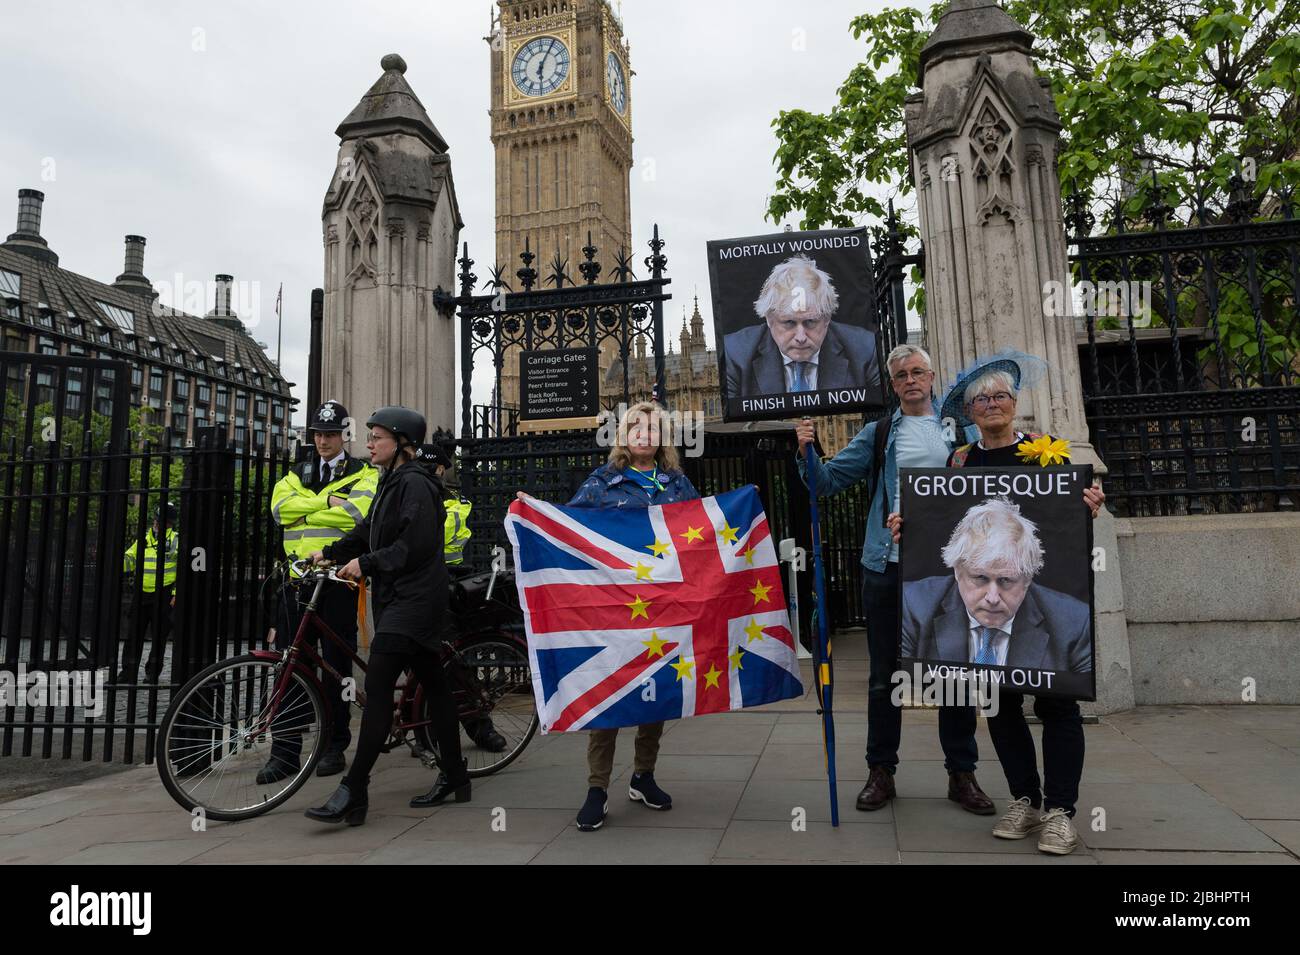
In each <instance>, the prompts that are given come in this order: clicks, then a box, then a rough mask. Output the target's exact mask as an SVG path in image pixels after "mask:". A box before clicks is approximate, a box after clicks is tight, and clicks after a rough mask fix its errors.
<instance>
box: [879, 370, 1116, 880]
mask: <svg viewBox="0 0 1300 955" xmlns="http://www.w3.org/2000/svg"><path fill="white" fill-rule="evenodd" d="M1046 373H1047V363H1046V362H1044V361H1043V360H1042V359H1040V358H1035V357H1034V356H1032V355H1026V354H1023V353H1021V352H1013V351H1004V352H1000V353H998V354H997V355H994V356H992V357H990V358H985V359H981V360H980V361H978V362H976V363H975V364H974V365H972V366H971V367H969V368H967V369H965V370H964V371H962V372H961V373H960V374H958V376H957V380H956V381H955V382H954V384H953V386H952V387H951V388H949V389H948V392H947V395H946V397H945V398H944V401H943V404H942V406H941V410H940V412H939V414H940V418H941V419H943V420H945V421H947V420H952V421H953V422H955V424H956V427H957V430H958V433H961V432H962V431H963V430H964V429H965V428H967V427H968V426H970V425H972V424H973V425H975V426H976V427H978V428H979V433H980V436H979V440H978V441H974V442H972V443H970V444H965V445H962V446H960V447H958V448H956V449H955V450H954V451H953V452H952V454H951V455H949V457H948V467H957V468H959V467H1016V466H1024V465H1027V464H1034V463H1037V464H1040V465H1042V466H1043V467H1049V466H1053V465H1068V464H1069V463H1070V445H1069V442H1068V441H1063V440H1060V439H1057V438H1054V437H1052V436H1051V435H1047V434H1031V433H1030V434H1027V433H1026V432H1023V431H1018V430H1016V427H1015V419H1016V399H1017V397H1018V396H1019V394H1020V392H1021V390H1022V389H1024V388H1027V387H1032V386H1033V385H1035V384H1037V383H1039V382H1040V381H1042V380H1043V379H1044V378H1045V377H1046ZM1105 500H1106V496H1105V495H1104V494H1103V493H1102V491H1101V488H1100V487H1099V486H1096V485H1095V484H1094V486H1092V487H1087V488H1084V491H1083V501H1084V504H1085V505H1086V506H1087V507H1088V510H1089V511H1090V512H1091V513H1092V516H1093V517H1096V516H1097V514H1098V513H1099V512H1100V511H1101V506H1102V504H1103V503H1104V502H1105ZM902 523H903V522H902V518H901V517H900V516H899V515H898V514H897V513H894V514H890V515H889V527H890V530H891V531H892V532H893V536H894V540H895V541H897V540H898V539H899V537H900V536H901V533H902ZM986 629H987V628H986ZM1003 652H1005V651H1003ZM1024 699H1025V698H1024V695H1023V694H1020V693H1014V692H1011V691H1009V690H1007V689H1001V690H1000V692H999V699H998V703H999V706H998V712H997V714H996V715H995V716H991V717H989V721H988V723H989V736H990V737H992V739H993V747H994V749H996V750H997V754H998V759H999V760H1000V761H1001V763H1002V771H1003V772H1004V773H1005V774H1006V777H1007V786H1008V788H1009V789H1010V790H1011V797H1012V800H1013V802H1012V803H1011V805H1010V806H1009V807H1008V809H1007V811H1006V813H1005V814H1004V815H1003V816H1002V818H1001V819H1000V820H999V821H998V823H997V825H995V826H994V827H993V835H994V836H996V837H997V838H999V839H1024V838H1025V837H1026V836H1029V835H1031V834H1033V833H1037V834H1038V848H1039V849H1040V850H1041V851H1043V852H1046V853H1049V854H1052V855H1068V854H1069V853H1071V852H1073V851H1074V850H1075V848H1077V847H1078V845H1079V834H1078V832H1077V831H1076V830H1075V828H1074V823H1073V821H1072V818H1073V816H1074V813H1075V802H1076V801H1077V800H1078V797H1079V781H1080V779H1081V778H1082V777H1083V755H1084V742H1083V717H1082V715H1081V714H1080V712H1079V704H1078V703H1077V702H1076V701H1074V700H1066V699H1057V698H1053V697H1042V696H1036V697H1034V714H1035V715H1036V716H1037V717H1038V718H1039V719H1040V720H1042V723H1043V770H1044V773H1043V778H1042V779H1040V777H1039V774H1038V760H1037V754H1036V753H1035V751H1034V738H1033V736H1032V735H1030V732H1029V725H1028V723H1027V722H1026V721H1025V714H1024Z"/></svg>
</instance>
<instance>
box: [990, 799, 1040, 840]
mask: <svg viewBox="0 0 1300 955" xmlns="http://www.w3.org/2000/svg"><path fill="white" fill-rule="evenodd" d="M1042 827H1043V815H1042V813H1040V812H1039V811H1038V810H1037V809H1035V808H1034V807H1033V806H1032V805H1031V804H1030V802H1029V797H1028V796H1021V797H1020V798H1019V799H1017V800H1016V801H1015V802H1013V803H1012V804H1011V805H1010V806H1008V807H1007V811H1006V813H1005V814H1004V815H1003V816H1002V818H1001V819H999V820H998V823H997V825H996V826H994V827H993V835H995V836H997V837H998V838H999V839H1023V838H1024V837H1025V836H1027V835H1029V834H1030V833H1031V832H1034V831H1035V830H1038V829H1041V828H1042Z"/></svg>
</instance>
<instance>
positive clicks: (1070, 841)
mask: <svg viewBox="0 0 1300 955" xmlns="http://www.w3.org/2000/svg"><path fill="white" fill-rule="evenodd" d="M1078 847H1079V833H1078V832H1076V831H1075V828H1074V823H1073V822H1072V821H1071V820H1070V817H1069V816H1067V815H1066V814H1065V810H1064V809H1052V810H1049V811H1048V812H1046V813H1044V815H1043V831H1042V833H1040V834H1039V836H1038V849H1039V851H1040V852H1050V853H1051V854H1052V855H1054V856H1068V855H1069V854H1070V853H1071V852H1073V851H1074V850H1075V849H1077V848H1078Z"/></svg>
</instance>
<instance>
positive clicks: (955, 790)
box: [948, 773, 997, 816]
mask: <svg viewBox="0 0 1300 955" xmlns="http://www.w3.org/2000/svg"><path fill="white" fill-rule="evenodd" d="M948 798H949V799H951V800H952V801H953V802H957V803H961V807H962V808H963V809H965V810H966V811H967V812H973V813H975V815H977V816H991V815H993V814H994V813H995V812H997V809H996V808H994V806H993V800H992V799H990V798H989V797H988V796H986V795H984V790H982V789H980V784H979V783H977V782H976V781H975V774H974V773H949V774H948Z"/></svg>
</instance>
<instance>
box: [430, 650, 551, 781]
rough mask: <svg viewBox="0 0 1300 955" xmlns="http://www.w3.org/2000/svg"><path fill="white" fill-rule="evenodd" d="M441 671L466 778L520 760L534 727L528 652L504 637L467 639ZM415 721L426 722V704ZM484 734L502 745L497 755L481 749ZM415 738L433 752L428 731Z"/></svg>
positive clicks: (433, 745) (534, 707)
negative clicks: (450, 694) (457, 727)
mask: <svg viewBox="0 0 1300 955" xmlns="http://www.w3.org/2000/svg"><path fill="white" fill-rule="evenodd" d="M444 666H445V668H446V672H447V679H448V682H449V683H450V684H451V687H452V691H453V693H454V695H455V698H456V709H457V714H458V716H459V718H460V749H461V755H462V756H463V757H464V759H465V762H466V764H467V766H468V769H469V775H470V776H471V777H479V776H488V775H491V774H492V773H495V772H497V771H499V770H501V769H504V768H505V767H506V766H508V765H510V763H512V762H514V761H515V760H516V759H518V758H519V755H520V754H521V753H522V752H523V751H524V749H525V747H527V746H528V744H529V743H530V742H531V741H532V738H533V736H534V735H535V734H536V733H537V727H538V724H539V720H538V718H537V706H536V704H535V702H534V700H533V679H532V674H531V671H530V670H529V666H528V650H527V648H526V647H525V646H524V645H523V643H521V642H520V641H518V640H515V639H512V638H511V637H510V636H508V635H506V634H497V633H488V634H483V635H479V636H473V637H468V638H466V639H465V640H462V641H460V642H458V643H457V644H456V653H455V655H449V656H448V658H447V661H446V663H445V664H444ZM420 718H421V720H428V719H429V712H428V700H427V698H426V699H425V700H424V704H423V706H422V707H421V716H420ZM488 728H491V729H494V730H495V731H496V732H497V733H499V734H501V736H502V737H503V738H504V739H505V748H504V749H502V750H501V751H500V752H493V751H492V750H490V749H487V748H486V747H484V746H483V745H481V744H480V740H481V739H482V738H483V733H484V731H485V730H486V729H488ZM417 733H418V734H419V740H420V744H421V745H422V746H424V748H425V749H429V750H432V751H434V752H437V749H438V746H437V741H436V740H435V739H434V738H433V733H432V727H431V726H429V725H427V724H426V725H423V726H421V727H420V728H419V729H418V730H417Z"/></svg>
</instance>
